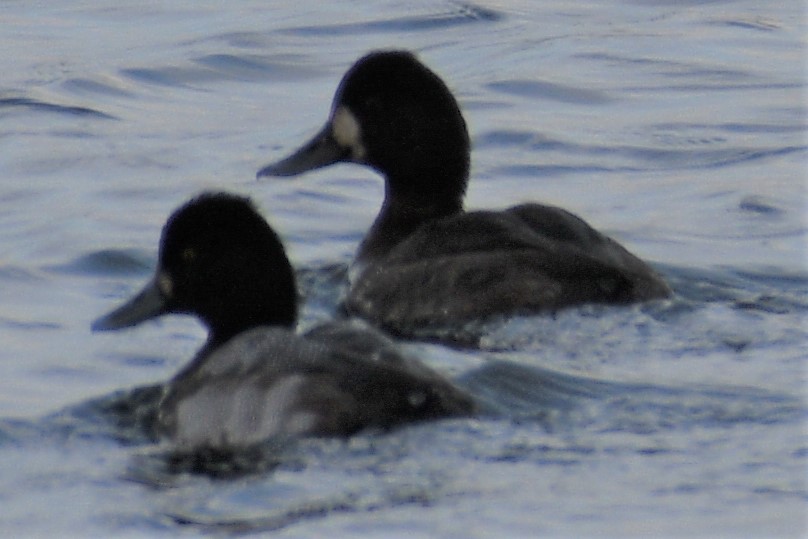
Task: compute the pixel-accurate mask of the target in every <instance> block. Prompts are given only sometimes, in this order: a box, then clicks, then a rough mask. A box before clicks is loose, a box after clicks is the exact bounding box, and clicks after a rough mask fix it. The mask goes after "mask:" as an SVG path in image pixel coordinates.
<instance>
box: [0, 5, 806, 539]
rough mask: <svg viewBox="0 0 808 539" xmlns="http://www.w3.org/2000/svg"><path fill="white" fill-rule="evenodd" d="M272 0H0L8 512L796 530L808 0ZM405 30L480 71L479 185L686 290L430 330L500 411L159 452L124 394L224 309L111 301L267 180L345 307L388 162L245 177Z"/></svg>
mask: <svg viewBox="0 0 808 539" xmlns="http://www.w3.org/2000/svg"><path fill="white" fill-rule="evenodd" d="M278 4H279V3H277V2H275V3H267V2H248V1H243V2H237V3H230V4H224V3H221V2H194V3H186V4H183V3H174V4H172V6H171V7H167V6H162V5H158V4H149V3H147V4H142V5H141V4H137V5H131V6H130V5H127V6H124V5H121V4H120V3H117V2H116V3H112V2H104V1H103V0H88V1H85V2H69V3H60V4H58V5H57V4H53V3H39V2H4V3H3V4H2V7H0V27H1V28H2V31H0V44H1V45H2V50H3V51H4V54H2V55H0V68H2V73H3V74H4V75H3V80H2V81H0V177H2V187H0V201H1V202H0V204H2V208H3V211H2V212H0V295H1V296H2V302H1V303H0V305H2V306H1V307H0V338H2V343H3V346H2V349H1V350H0V455H1V458H0V504H1V506H2V509H0V530H2V533H3V535H6V536H14V537H26V536H52V535H54V534H57V533H58V534H59V535H70V536H111V535H115V536H149V537H152V536H160V535H165V536H174V535H176V534H178V533H189V534H191V535H196V534H202V533H214V534H231V533H251V532H254V533H259V532H266V533H270V532H272V533H274V534H276V535H279V536H287V537H315V536H345V535H352V536H360V537H376V536H385V537H396V536H401V537H403V536H406V537H459V536H463V537H505V536H511V537H512V536H535V535H547V536H576V537H580V536H651V535H653V536H685V535H688V536H710V537H715V536H759V537H764V536H765V537H770V536H791V537H796V536H803V535H805V534H806V533H807V532H808V523H806V517H805V514H806V509H807V508H808V503H806V502H807V501H808V478H806V469H807V468H806V463H807V462H808V440H807V439H806V419H807V418H808V417H807V415H806V412H807V411H808V407H806V392H805V383H806V376H805V364H806V362H805V360H806V357H807V356H808V354H807V353H806V343H808V328H806V313H808V260H807V259H806V237H807V236H808V217H806V200H807V199H806V154H808V142H807V141H806V100H805V86H806V39H805V35H806V25H805V13H804V6H803V5H802V3H801V2H781V3H777V4H776V5H775V4H765V5H763V4H760V3H759V2H751V1H723V2H722V1H715V2H696V1H694V2H670V1H664V0H661V1H660V0H655V1H645V0H634V1H630V0H624V1H622V2H598V1H594V2H577V3H572V4H571V3H569V2H541V3H536V2H529V1H521V2H520V1H499V2H497V1H493V2H486V3H479V4H470V3H460V2H441V1H438V0H431V1H425V2H400V1H381V0H375V1H373V2H361V3H348V2H342V3H334V4H328V5H321V3H319V2H318V3H314V2H312V3H307V2H302V3H301V2H295V3H288V5H278ZM391 46H395V47H407V48H411V49H415V50H417V51H419V53H420V55H421V58H422V59H423V60H424V61H426V62H427V64H428V65H430V66H431V67H432V68H433V69H435V70H436V71H437V72H439V73H440V74H441V75H442V76H443V77H444V78H445V79H446V80H447V81H448V83H449V85H450V87H451V88H453V90H454V91H455V92H456V93H457V95H458V96H459V99H460V101H461V104H462V106H463V108H464V111H465V113H466V117H467V120H468V122H469V126H470V130H471V133H472V137H473V142H474V154H473V179H472V182H471V185H470V189H469V196H468V200H467V202H468V203H467V206H468V207H470V208H474V207H483V206H485V207H505V206H508V205H511V204H515V203H518V202H521V201H525V200H541V201H544V202H549V203H555V204H559V205H561V206H563V207H565V208H568V209H570V210H572V211H575V212H576V213H578V214H580V215H582V216H584V217H585V218H586V219H587V220H588V221H589V222H590V223H592V224H593V225H594V226H596V227H597V228H600V229H602V230H605V231H607V232H608V233H610V234H612V235H614V236H615V237H617V238H618V239H620V240H621V241H622V242H623V243H625V244H626V245H627V246H628V247H629V248H630V249H631V250H633V251H634V252H636V253H637V254H639V255H641V256H642V257H644V258H646V259H648V260H650V261H652V262H653V263H654V265H655V266H656V267H658V268H659V269H660V271H662V272H663V273H664V275H665V276H666V277H667V278H668V279H669V281H670V282H671V284H672V285H673V287H674V289H675V291H676V297H675V298H674V299H672V300H671V301H666V302H661V303H657V304H651V305H646V306H637V307H631V308H627V309H622V308H621V309H618V308H604V307H587V308H582V309H577V310H571V311H567V312H564V313H561V314H559V315H558V316H556V317H552V318H551V317H527V318H517V319H514V320H510V321H504V322H493V323H491V324H488V325H487V326H485V327H483V328H479V329H480V330H481V331H482V332H483V335H484V338H483V341H482V343H483V347H482V349H481V350H476V351H475V350H451V349H448V348H445V347H441V346H437V345H434V344H412V345H408V351H409V352H410V353H412V354H415V355H418V356H420V357H422V358H423V359H424V360H425V361H427V362H429V363H430V364H431V365H433V366H435V367H436V368H438V369H441V370H442V371H444V372H446V373H447V375H450V376H452V377H455V378H456V379H458V380H459V381H460V382H461V383H463V384H465V385H466V386H467V387H469V388H470V389H472V390H474V391H475V392H476V393H477V394H478V395H479V397H480V398H481V399H482V400H484V401H485V402H487V403H488V404H490V406H491V408H492V409H495V410H496V411H498V415H495V416H486V417H481V418H478V419H472V420H457V421H446V422H440V423H435V424H427V425H417V426H413V427H409V428H405V429H401V430H398V431H395V432H393V433H390V434H365V435H359V436H356V437H354V438H352V439H351V440H348V441H341V440H308V441H303V442H301V443H299V444H296V445H294V446H290V447H283V448H277V451H276V452H275V453H274V454H273V458H274V459H275V461H273V462H272V463H271V464H272V465H273V467H272V468H271V469H268V470H266V471H264V472H262V473H253V474H249V475H247V476H243V477H240V478H229V479H216V478H212V477H207V476H199V475H193V474H171V473H167V472H166V470H165V469H164V465H165V461H164V460H162V459H161V458H160V455H159V454H155V451H156V449H155V448H154V447H153V446H152V445H150V444H149V443H148V442H147V441H145V440H143V439H142V438H141V437H138V435H137V431H136V430H133V429H131V428H125V426H124V425H121V424H119V423H117V422H116V420H115V418H116V417H118V416H116V414H115V413H113V412H111V411H110V409H111V408H110V407H112V406H113V405H114V404H115V403H119V404H120V403H121V402H129V401H128V400H127V398H126V397H120V394H119V393H116V392H119V391H124V390H130V389H132V388H136V387H143V386H148V385H150V384H154V383H158V382H161V381H164V380H166V379H168V378H169V377H170V376H171V375H172V374H173V373H175V372H176V371H177V370H178V369H179V368H180V366H182V365H183V363H184V362H185V361H186V360H187V359H188V358H189V357H190V356H191V355H192V354H193V352H194V350H195V349H196V348H197V347H198V346H199V345H200V342H201V339H202V337H203V332H202V330H201V328H200V327H199V326H197V325H196V324H195V323H194V322H193V321H192V320H187V319H183V318H174V319H169V320H165V321H163V322H160V323H154V324H150V325H146V326H144V327H142V328H138V329H136V330H133V331H129V332H124V333H119V334H112V335H106V334H104V335H101V334H99V335H92V334H90V331H89V325H90V322H91V320H92V319H93V318H95V317H96V316H97V315H98V314H100V313H102V312H104V311H106V310H107V309H109V308H110V307H111V306H113V305H115V304H117V303H118V302H119V301H120V300H121V299H122V298H124V297H126V296H128V295H129V294H130V293H131V292H133V291H134V290H135V289H137V288H138V287H139V286H140V285H141V284H142V282H143V281H144V280H145V279H146V278H147V276H148V275H149V273H150V271H151V268H152V266H153V264H154V261H155V254H156V247H157V241H158V237H159V231H160V227H161V226H162V224H163V222H164V220H165V218H166V216H167V215H168V214H169V212H170V211H171V210H172V209H173V208H175V207H176V206H178V205H179V204H180V203H182V202H183V201H184V200H186V199H187V198H188V197H190V196H191V195H193V194H195V193H197V192H199V191H201V190H203V189H208V188H216V189H226V190H229V191H236V192H241V193H244V194H249V195H251V196H253V197H254V198H255V199H256V201H257V202H258V203H259V205H260V206H261V207H262V208H263V210H264V211H265V213H266V214H267V215H268V217H269V219H270V221H271V223H272V224H273V226H274V227H275V228H276V229H277V230H278V231H279V232H280V234H281V235H282V237H283V238H284V239H285V241H286V243H287V246H288V250H289V253H290V256H291V258H292V260H293V263H294V264H295V266H296V267H297V268H299V271H300V277H301V284H302V288H303V291H304V292H305V294H306V295H307V297H308V298H309V299H310V301H309V302H308V303H307V305H306V306H305V308H304V312H303V318H304V320H303V325H304V326H308V325H310V324H312V323H314V322H316V321H318V320H323V319H326V318H327V317H328V316H330V314H331V313H332V312H333V310H334V306H335V303H336V298H337V297H338V295H339V287H340V282H341V277H342V274H343V271H344V266H345V264H346V263H347V262H348V261H349V260H350V257H351V255H352V253H353V250H354V249H355V247H356V245H357V242H358V241H359V240H360V238H361V237H362V234H363V232H364V231H365V230H366V229H367V227H368V226H369V224H370V222H371V220H372V219H373V217H374V215H375V213H376V211H377V209H378V206H379V203H380V200H381V189H382V186H381V182H380V181H379V179H378V178H377V177H376V176H375V175H374V174H373V173H372V172H370V171H366V170H363V169H361V168H359V167H356V166H341V167H336V168H332V169H328V170H323V171H319V172H317V173H314V174H311V175H309V176H308V177H306V178H305V179H298V180H293V181H290V180H277V181H268V182H261V183H258V182H256V181H255V180H254V174H255V171H256V170H258V168H259V167H260V166H261V165H263V164H265V163H266V162H268V161H271V160H274V159H276V158H278V157H279V156H282V155H284V154H285V153H286V152H288V151H289V150H290V149H292V148H293V147H295V145H296V144H297V143H300V142H302V141H303V140H305V139H306V137H307V136H310V135H312V134H313V133H314V132H315V131H316V130H317V129H318V128H319V127H320V126H321V125H322V122H323V121H324V119H325V116H326V114H327V112H328V107H329V103H330V100H331V96H332V93H333V91H334V89H335V87H336V84H337V82H338V80H339V78H340V76H341V75H342V73H343V71H344V70H345V69H346V68H347V67H348V66H349V65H350V64H351V63H352V62H353V61H354V60H355V59H356V58H357V57H359V56H360V55H361V54H363V53H365V52H366V51H368V50H370V49H373V48H378V47H391ZM121 399H122V400H121ZM118 419H120V418H119V417H118Z"/></svg>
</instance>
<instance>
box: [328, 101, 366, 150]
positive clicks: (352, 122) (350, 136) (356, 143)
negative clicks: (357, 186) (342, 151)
mask: <svg viewBox="0 0 808 539" xmlns="http://www.w3.org/2000/svg"><path fill="white" fill-rule="evenodd" d="M331 129H332V133H333V135H334V140H336V141H337V143H338V144H339V145H340V146H342V147H344V148H350V149H351V157H352V158H353V159H354V160H355V161H362V160H363V159H364V158H365V154H366V151H365V146H364V145H363V144H362V128H361V127H360V126H359V122H358V121H357V119H356V116H354V114H353V112H351V109H349V108H348V107H346V106H344V105H343V106H340V107H338V108H337V110H336V111H334V116H333V117H332V118H331Z"/></svg>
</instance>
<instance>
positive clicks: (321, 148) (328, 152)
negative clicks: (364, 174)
mask: <svg viewBox="0 0 808 539" xmlns="http://www.w3.org/2000/svg"><path fill="white" fill-rule="evenodd" d="M349 155H350V150H349V149H348V148H346V147H344V146H342V145H341V144H340V143H339V142H337V141H336V139H335V138H334V135H333V129H332V127H331V122H329V123H327V124H326V125H325V127H324V128H323V129H322V130H321V131H320V132H319V133H317V134H316V135H315V136H314V138H312V139H311V140H310V141H308V142H307V143H306V144H304V145H303V146H302V147H301V148H300V149H299V150H297V151H296V152H295V153H293V154H292V155H290V156H289V157H287V158H285V159H281V160H280V161H278V162H275V163H271V164H269V165H267V166H265V167H264V168H262V169H261V170H259V171H258V174H257V177H258V178H261V177H263V176H297V175H298V174H302V173H304V172H308V171H310V170H315V169H318V168H322V167H326V166H328V165H333V164H334V163H337V162H339V161H344V160H346V159H347V158H348V157H349Z"/></svg>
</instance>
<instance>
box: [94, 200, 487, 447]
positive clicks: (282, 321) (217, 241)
mask: <svg viewBox="0 0 808 539" xmlns="http://www.w3.org/2000/svg"><path fill="white" fill-rule="evenodd" d="M296 309H297V290H296V288H295V280H294V273H293V271H292V268H291V266H290V264H289V261H288V259H287V257H286V254H285V252H284V248H283V245H282V244H281V242H280V240H279V239H278V237H277V236H276V234H275V233H274V231H273V230H272V229H271V228H270V226H269V225H268V224H267V222H266V221H265V220H264V218H263V217H261V215H260V214H259V213H258V212H257V211H256V209H255V208H254V206H253V205H252V203H251V202H250V201H249V200H248V199H246V198H242V197H239V196H234V195H229V194H224V193H205V194H202V195H200V196H198V197H197V198H194V199H193V200H191V201H190V202H188V203H186V204H185V205H183V206H182V207H180V208H179V209H177V210H176V211H175V212H174V213H173V214H172V215H171V216H170V218H169V219H168V222H167V223H166V225H165V227H164V228H163V232H162V238H161V242H160V250H159V256H158V264H157V269H156V272H155V274H154V277H153V278H152V279H151V280H150V281H149V282H148V283H147V284H146V286H145V287H144V288H143V290H142V291H141V292H140V293H138V294H137V295H135V296H134V297H133V298H132V299H131V300H129V301H128V302H127V303H125V304H124V305H122V306H121V307H119V308H117V309H115V310H113V311H112V312H110V313H109V314H106V315H105V316H102V317H101V318H99V319H98V320H96V321H95V322H94V323H93V325H92V328H93V330H94V331H106V330H117V329H122V328H126V327H130V326H134V325H137V324H139V323H141V322H143V321H145V320H149V319H152V318H155V317H158V316H161V315H165V314H172V313H177V314H192V315H194V316H196V317H197V318H198V319H199V320H200V321H201V322H202V323H203V324H204V325H205V326H207V328H208V330H209V334H208V340H207V342H206V344H205V345H204V346H203V347H202V349H201V350H200V351H199V352H198V353H197V354H196V356H195V357H194V359H193V360H192V361H191V362H190V363H189V364H188V365H187V366H186V367H184V368H183V369H182V370H181V371H180V372H179V373H178V374H177V375H176V376H175V377H174V378H173V379H172V380H171V381H170V382H168V383H167V384H166V385H165V388H164V391H163V396H162V400H161V401H160V403H159V407H158V412H157V419H156V422H157V425H156V426H155V427H156V431H157V432H158V434H159V435H160V436H162V437H165V438H168V439H169V440H171V442H173V444H174V445H175V447H177V448H179V449H180V450H188V451H193V450H198V449H214V450H215V449H223V450H226V449H228V448H240V447H249V446H252V445H254V444H259V443H261V442H263V441H266V440H269V439H273V438H275V437H281V438H282V437H292V438H295V437H302V436H347V435H350V434H353V433H355V432H357V431H360V430H362V429H368V428H379V429H388V428H390V427H393V426H396V425H400V424H403V423H409V422H413V421H421V420H428V419H435V418H441V417H450V416H466V415H471V414H473V413H474V411H475V404H474V402H473V401H472V399H471V397H469V396H468V395H466V394H465V393H464V392H463V391H461V390H460V389H457V388H456V387H455V386H454V385H453V384H452V383H450V382H448V381H446V380H445V379H444V378H443V377H442V376H441V375H439V374H438V373H437V372H435V371H433V370H432V369H430V368H429V367H427V366H426V365H424V364H422V363H421V362H419V361H417V360H415V359H413V358H409V357H406V356H403V355H401V354H400V353H399V352H398V350H397V348H396V346H395V345H394V344H393V343H392V342H391V341H390V340H389V339H388V338H386V337H385V336H383V335H381V334H380V333H379V332H378V331H376V330H374V329H373V328H370V327H367V325H366V324H364V323H362V322H360V321H343V322H337V323H328V324H323V325H321V326H318V327H315V328H314V329H312V330H310V331H309V332H308V333H306V334H304V335H300V334H297V333H296V332H295V330H294V326H295V323H296V319H297V312H296Z"/></svg>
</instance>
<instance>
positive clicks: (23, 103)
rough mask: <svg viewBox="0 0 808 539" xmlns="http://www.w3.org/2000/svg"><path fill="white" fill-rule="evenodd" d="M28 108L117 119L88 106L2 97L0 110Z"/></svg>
mask: <svg viewBox="0 0 808 539" xmlns="http://www.w3.org/2000/svg"><path fill="white" fill-rule="evenodd" d="M19 108H21V109H27V110H30V111H33V112H48V113H56V114H62V115H68V116H89V117H93V118H101V119H104V120H113V119H116V118H115V116H112V115H110V114H107V113H105V112H101V111H99V110H95V109H91V108H88V107H79V106H74V105H60V104H58V103H48V102H46V101H39V100H37V99H31V98H28V97H6V98H0V111H2V110H3V109H19Z"/></svg>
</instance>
